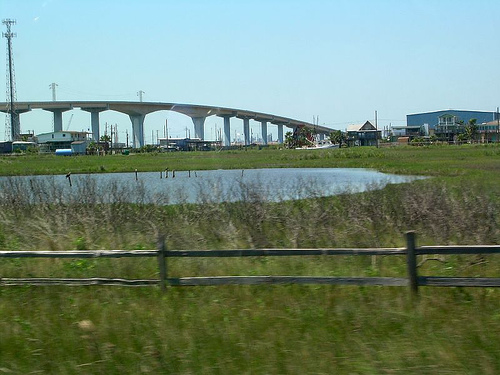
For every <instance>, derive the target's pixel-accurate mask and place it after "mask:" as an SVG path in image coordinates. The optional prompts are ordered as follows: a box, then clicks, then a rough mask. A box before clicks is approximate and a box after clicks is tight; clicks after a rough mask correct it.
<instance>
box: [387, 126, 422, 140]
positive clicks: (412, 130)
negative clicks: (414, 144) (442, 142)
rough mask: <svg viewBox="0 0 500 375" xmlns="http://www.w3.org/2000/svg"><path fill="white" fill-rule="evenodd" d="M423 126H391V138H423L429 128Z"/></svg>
mask: <svg viewBox="0 0 500 375" xmlns="http://www.w3.org/2000/svg"><path fill="white" fill-rule="evenodd" d="M426 125H427V124H425V125H420V126H419V125H416V126H392V127H391V131H392V137H393V138H394V139H397V138H399V137H408V138H415V137H425V136H428V135H429V127H428V126H426Z"/></svg>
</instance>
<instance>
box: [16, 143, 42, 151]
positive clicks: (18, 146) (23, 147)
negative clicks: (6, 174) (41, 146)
mask: <svg viewBox="0 0 500 375" xmlns="http://www.w3.org/2000/svg"><path fill="white" fill-rule="evenodd" d="M36 148H37V144H36V143H35V142H28V141H14V142H12V152H21V151H28V150H29V149H33V150H36Z"/></svg>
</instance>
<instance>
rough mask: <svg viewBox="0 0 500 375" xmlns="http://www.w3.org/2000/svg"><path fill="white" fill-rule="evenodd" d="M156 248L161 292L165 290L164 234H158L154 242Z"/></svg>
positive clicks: (165, 260)
mask: <svg viewBox="0 0 500 375" xmlns="http://www.w3.org/2000/svg"><path fill="white" fill-rule="evenodd" d="M156 248H157V250H158V268H159V270H160V289H161V291H162V292H166V291H167V285H166V280H167V277H168V275H167V259H166V257H165V253H166V245H165V236H164V235H159V236H158V240H157V242H156Z"/></svg>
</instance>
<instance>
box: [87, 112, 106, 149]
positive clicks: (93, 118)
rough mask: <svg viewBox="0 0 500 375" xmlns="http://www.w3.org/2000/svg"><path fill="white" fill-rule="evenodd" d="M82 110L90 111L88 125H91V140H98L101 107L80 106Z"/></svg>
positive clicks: (99, 136)
mask: <svg viewBox="0 0 500 375" xmlns="http://www.w3.org/2000/svg"><path fill="white" fill-rule="evenodd" d="M82 110H83V111H86V112H90V126H91V127H92V140H93V141H95V142H99V139H100V138H101V135H100V133H99V112H101V111H104V110H105V109H103V108H82Z"/></svg>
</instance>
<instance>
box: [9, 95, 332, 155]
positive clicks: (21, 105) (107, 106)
mask: <svg viewBox="0 0 500 375" xmlns="http://www.w3.org/2000/svg"><path fill="white" fill-rule="evenodd" d="M8 104H9V103H6V102H4V103H1V102H0V111H1V112H8V108H9V107H8ZM75 108H79V109H81V110H83V111H86V112H89V113H90V114H91V116H90V122H91V128H92V139H94V140H99V138H100V132H99V113H100V112H102V111H116V112H120V113H124V114H127V115H128V116H129V117H130V121H131V122H132V145H133V147H141V146H144V119H145V117H146V115H148V114H149V113H152V112H156V111H174V112H178V113H182V114H184V115H186V116H189V117H191V119H192V121H193V124H194V134H195V137H196V138H199V139H202V140H204V139H205V128H204V125H205V119H206V118H207V117H209V116H219V117H222V118H223V119H224V146H229V145H230V144H231V143H230V134H231V118H233V117H236V118H239V119H242V120H243V133H244V137H245V145H248V144H249V143H250V132H249V129H250V126H249V121H250V120H254V121H257V122H260V123H261V130H262V139H263V141H264V144H267V125H268V124H273V125H277V126H278V141H279V142H280V143H283V126H286V127H288V128H291V129H295V128H297V127H300V126H305V127H308V128H311V129H314V130H315V131H316V132H317V133H318V134H320V135H326V134H329V133H330V132H332V131H333V130H332V129H330V128H327V127H324V126H319V125H315V124H311V123H309V122H305V121H300V120H295V119H291V118H288V117H282V116H276V115H271V114H267V113H261V112H254V111H248V110H243V109H234V108H224V107H214V106H207V105H198V104H179V103H158V102H117V101H50V102H34V101H33V102H16V104H15V111H16V113H18V114H22V113H25V112H29V111H31V110H33V109H42V110H45V111H50V112H52V113H53V114H54V131H62V127H63V124H62V114H63V112H65V111H69V110H72V109H75ZM18 126H20V125H18ZM19 133H20V132H19V129H12V131H11V134H19Z"/></svg>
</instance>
